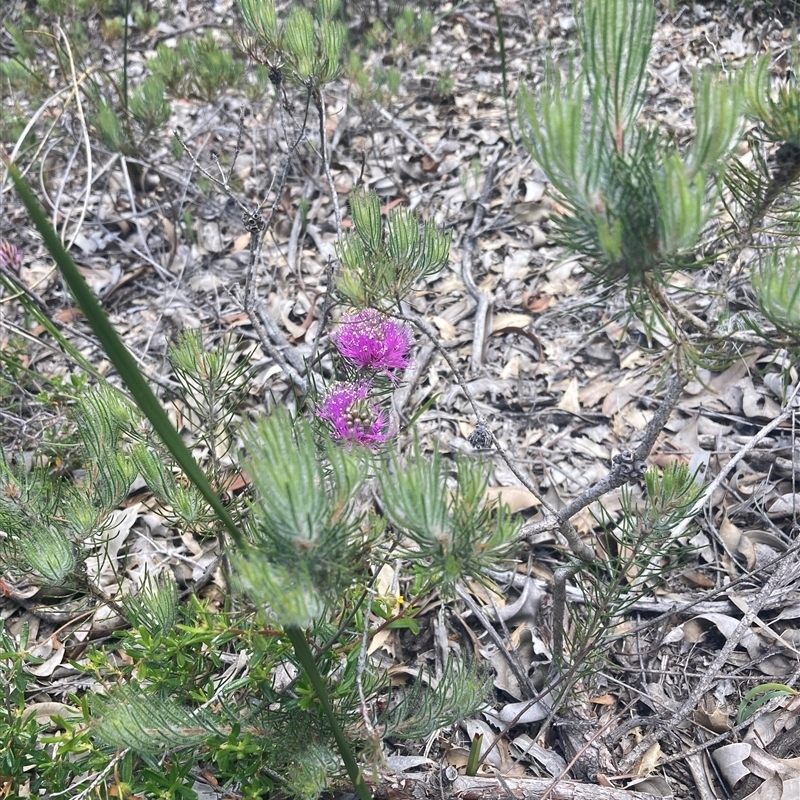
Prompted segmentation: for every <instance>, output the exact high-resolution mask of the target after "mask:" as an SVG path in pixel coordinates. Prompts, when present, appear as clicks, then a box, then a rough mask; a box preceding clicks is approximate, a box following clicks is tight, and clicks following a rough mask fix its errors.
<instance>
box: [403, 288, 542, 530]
mask: <svg viewBox="0 0 800 800" xmlns="http://www.w3.org/2000/svg"><path fill="white" fill-rule="evenodd" d="M404 306H405V307H404V313H403V314H401V315H400V319H403V320H405V321H406V322H410V323H411V324H412V325H414V326H415V327H417V328H419V330H421V331H422V332H423V333H424V334H425V335H426V336H427V337H428V339H429V340H430V342H431V344H433V346H434V347H435V348H436V350H437V351H438V352H439V354H440V355H441V356H442V358H443V359H444V360H445V361H446V362H447V366H448V367H450V372H451V374H452V376H453V379H454V380H455V382H456V383H457V384H458V385H459V388H460V389H461V391H462V392H463V393H464V397H465V398H466V399H467V402H468V403H469V404H470V406H471V407H472V410H473V412H474V413H475V417H476V418H477V421H478V424H483V425H485V424H486V420H485V419H484V417H483V414H482V413H481V410H480V409H479V408H478V405H477V403H476V402H475V400H474V398H473V397H472V394H470V391H469V389H468V388H467V385H466V384H465V383H464V381H463V380H462V379H461V375H460V374H459V371H458V368H457V367H456V365H455V362H454V361H453V359H452V358H451V357H450V354H449V353H448V352H447V350H445V348H444V347H442V345H441V343H440V342H439V337H438V335H437V333H436V331H435V330H434V328H433V327H432V326H431V325H430V324H429V323H428V322H426V321H425V320H424V319H422V318H421V317H419V316H416V315H415V316H411V315H410V313H409V312H410V309H409V308H408V306H407V305H405V304H404ZM487 430H488V428H487ZM489 433H490V434H491V437H492V443H493V444H494V446H495V447H496V448H497V452H498V453H499V454H500V457H501V458H502V459H503V461H505V463H506V466H507V467H508V468H509V469H510V470H511V472H512V473H513V474H514V475H515V477H516V478H517V480H518V481H519V482H520V483H521V484H522V485H523V486H524V487H525V488H526V489H527V490H528V491H529V492H530V493H531V494H532V495H533V496H534V497H535V498H536V499H537V500H538V501H539V502H540V503H541V504H542V506H543V508H544V509H545V510H546V511H547V512H548V513H549V514H550V516H551V519H555V516H556V514H557V511H556V509H555V508H554V507H553V506H552V505H551V504H550V503H549V501H548V500H547V499H546V498H545V497H544V495H543V494H542V493H541V492H540V491H539V489H538V488H537V487H536V486H534V485H533V483H531V481H530V480H529V479H528V478H527V477H526V476H525V475H523V474H522V472H521V471H520V470H519V469H518V468H517V465H516V464H515V463H514V462H513V461H512V460H511V456H509V455H508V453H507V452H506V449H505V448H504V447H503V445H502V444H500V440H499V439H498V438H497V437H496V436H495V435H494V433H492V432H491V431H489ZM551 529H552V527H551Z"/></svg>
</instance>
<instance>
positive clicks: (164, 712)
mask: <svg viewBox="0 0 800 800" xmlns="http://www.w3.org/2000/svg"><path fill="white" fill-rule="evenodd" d="M90 707H91V710H92V719H93V725H92V729H93V732H94V734H95V735H96V736H97V737H98V738H99V739H101V740H102V741H103V742H105V743H106V744H109V745H111V746H112V747H118V748H124V747H130V748H132V749H133V750H134V752H137V753H140V754H143V755H155V754H156V753H159V752H161V751H163V750H164V749H166V748H175V747H186V746H188V745H192V744H199V743H200V742H202V741H203V740H204V739H206V738H208V737H209V736H210V735H212V734H215V733H218V731H217V730H216V728H215V726H214V725H213V723H212V721H211V718H210V717H209V716H208V715H207V714H203V713H201V712H199V711H197V710H190V709H188V708H185V707H184V706H181V705H179V704H178V703H176V702H175V701H174V700H171V699H170V698H168V697H164V696H160V695H156V694H152V693H149V692H147V690H146V689H145V688H144V687H143V686H139V685H137V684H136V683H134V682H131V683H128V684H123V685H121V686H118V687H116V688H115V690H114V692H113V693H111V694H110V695H109V696H108V697H102V696H100V695H94V696H93V697H92V699H91V703H90Z"/></svg>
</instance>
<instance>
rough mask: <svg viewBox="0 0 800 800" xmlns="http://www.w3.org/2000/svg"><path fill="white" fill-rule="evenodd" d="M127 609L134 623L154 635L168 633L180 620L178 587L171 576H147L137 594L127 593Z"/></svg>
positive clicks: (162, 574)
mask: <svg viewBox="0 0 800 800" xmlns="http://www.w3.org/2000/svg"><path fill="white" fill-rule="evenodd" d="M124 606H125V611H126V612H127V615H128V617H129V618H130V620H131V621H132V623H133V624H134V625H137V626H138V625H141V626H142V627H144V628H146V629H147V631H148V632H149V633H150V634H152V635H153V636H163V635H166V634H168V633H169V632H170V631H171V630H172V629H173V628H174V627H175V625H176V623H177V622H178V587H177V586H176V585H175V581H174V580H173V579H172V577H171V576H168V575H167V574H166V573H161V574H159V576H158V577H157V578H153V577H151V576H150V575H148V576H147V578H146V580H145V582H144V583H143V585H142V587H141V589H140V591H139V593H138V594H137V595H126V597H125V600H124Z"/></svg>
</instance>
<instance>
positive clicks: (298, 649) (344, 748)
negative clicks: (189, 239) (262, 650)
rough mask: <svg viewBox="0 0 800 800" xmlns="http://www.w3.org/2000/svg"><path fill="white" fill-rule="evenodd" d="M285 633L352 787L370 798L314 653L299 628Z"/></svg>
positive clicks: (363, 796) (370, 795) (291, 627)
mask: <svg viewBox="0 0 800 800" xmlns="http://www.w3.org/2000/svg"><path fill="white" fill-rule="evenodd" d="M286 635H287V636H288V637H289V641H290V642H291V643H292V647H294V652H295V655H296V656H297V660H298V661H299V662H300V664H301V665H302V667H303V669H304V670H305V671H306V675H308V679H309V681H311V685H312V686H313V687H314V692H315V693H316V695H317V698H318V699H319V702H320V704H321V705H322V711H323V713H324V714H325V716H326V717H327V719H328V724H329V725H330V726H331V733H333V738H334V739H335V740H336V746H337V747H338V748H339V754H340V755H341V757H342V761H344V766H345V769H346V770H347V774H348V775H349V776H350V780H351V781H352V782H353V789H354V790H355V792H356V794H357V795H358V797H359V799H360V800H372V794H371V793H370V791H369V789H368V788H367V784H366V783H365V782H364V776H363V775H362V774H361V770H360V769H359V767H358V764H357V763H356V759H355V756H354V755H353V751H352V749H351V748H350V743H349V742H348V741H347V739H346V738H345V735H344V731H343V730H342V727H341V725H339V721H338V720H337V719H336V715H335V714H334V712H333V706H332V705H331V700H330V697H329V696H328V690H327V689H326V688H325V681H324V680H323V679H322V675H320V673H319V670H318V669H317V662H316V661H315V660H314V655H313V654H312V652H311V648H310V647H309V646H308V642H307V641H306V637H305V634H304V633H303V631H302V630H301V629H300V628H298V627H295V626H289V627H287V628H286Z"/></svg>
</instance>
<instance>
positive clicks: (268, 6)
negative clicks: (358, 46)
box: [239, 0, 347, 89]
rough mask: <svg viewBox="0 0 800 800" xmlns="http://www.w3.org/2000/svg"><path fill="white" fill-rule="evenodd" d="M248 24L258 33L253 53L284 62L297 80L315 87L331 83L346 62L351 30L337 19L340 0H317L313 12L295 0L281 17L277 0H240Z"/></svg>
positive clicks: (287, 69)
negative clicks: (344, 57)
mask: <svg viewBox="0 0 800 800" xmlns="http://www.w3.org/2000/svg"><path fill="white" fill-rule="evenodd" d="M239 9H240V11H241V13H242V18H243V19H244V22H245V25H246V26H247V27H248V28H249V29H250V30H251V31H252V32H253V34H254V35H255V37H256V42H255V44H256V48H251V51H252V54H253V55H255V56H256V57H257V58H259V59H260V60H262V61H263V62H266V63H269V64H271V65H273V66H276V67H277V66H278V65H280V66H281V74H283V73H284V69H283V67H284V66H285V72H286V73H287V74H288V76H289V77H290V78H291V79H292V80H293V81H294V82H296V83H300V84H302V85H305V86H311V87H313V88H315V89H319V88H321V87H323V86H324V85H325V84H327V83H330V82H331V81H332V80H334V78H336V76H337V75H338V74H339V71H340V69H341V66H342V51H343V49H344V44H345V40H346V34H347V31H346V29H345V27H344V25H342V24H341V23H340V22H338V21H337V20H335V19H334V17H335V16H336V14H337V13H338V10H339V2H338V0H324V1H321V2H317V3H316V5H315V8H314V13H313V14H312V13H311V12H310V11H309V10H308V9H307V8H304V7H303V6H302V5H299V4H295V5H294V6H292V8H291V10H290V11H289V14H288V16H287V17H286V19H285V20H283V21H280V22H279V21H278V17H277V13H276V11H275V4H274V2H273V0H239Z"/></svg>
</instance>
